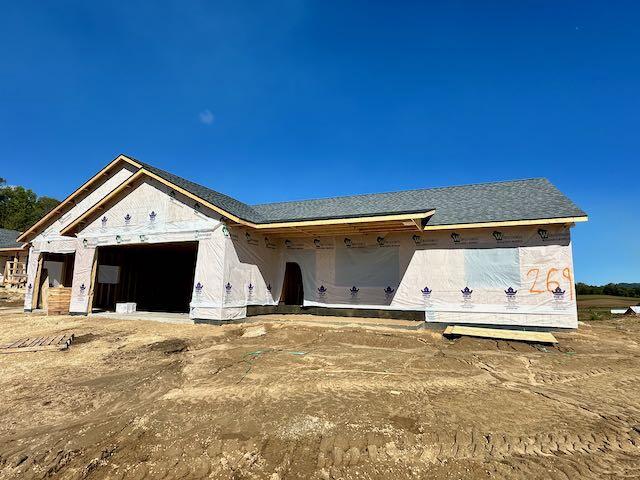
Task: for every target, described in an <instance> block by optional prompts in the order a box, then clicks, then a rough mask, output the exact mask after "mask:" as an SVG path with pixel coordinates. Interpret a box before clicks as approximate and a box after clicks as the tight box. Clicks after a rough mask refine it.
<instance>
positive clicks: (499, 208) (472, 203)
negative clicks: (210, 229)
mask: <svg viewBox="0 0 640 480" xmlns="http://www.w3.org/2000/svg"><path fill="white" fill-rule="evenodd" d="M136 161H137V162H139V163H140V164H141V165H142V166H143V168H145V169H146V170H149V171H150V172H152V173H154V174H156V175H158V176H160V177H162V178H164V179H165V180H167V181H169V182H171V183H173V184H175V185H177V186H179V187H181V188H184V189H185V190H187V191H189V192H190V193H192V194H194V195H196V196H198V197H200V198H202V199H203V200H206V201H207V202H210V203H212V204H213V205H216V206H218V207H220V208H221V209H223V210H225V211H227V212H229V213H231V214H233V215H236V216H237V217H239V218H241V219H243V220H247V221H250V222H253V223H257V224H264V223H274V222H295V221H305V220H324V219H333V218H357V217H364V216H377V215H392V214H404V213H423V212H427V211H429V210H435V211H436V212H435V214H434V215H433V216H432V217H431V218H430V219H429V225H455V224H469V223H485V222H501V221H514V220H538V219H552V218H564V217H581V216H586V213H585V212H584V211H582V210H581V209H580V208H578V207H577V206H576V205H575V204H574V203H573V202H572V201H571V200H570V199H569V198H567V197H566V196H565V195H564V194H563V193H562V192H560V190H558V189H557V188H556V187H555V186H554V185H553V184H552V183H551V182H549V181H548V180H547V179H545V178H533V179H528V180H514V181H507V182H494V183H479V184H473V185H461V186H455V187H440V188H429V189H420V190H405V191H400V192H389V193H374V194H366V195H352V196H344V197H330V198H321V199H314V200H299V201H292V202H279V203H265V204H260V205H248V204H246V203H243V202H241V201H239V200H236V199H235V198H232V197H229V196H228V195H224V194H223V193H220V192H217V191H215V190H211V189H210V188H207V187H204V186H202V185H199V184H197V183H194V182H191V181H189V180H186V179H184V178H182V177H179V176H177V175H174V174H172V173H169V172H167V171H165V170H161V169H159V168H156V167H153V166H152V165H149V164H146V163H143V162H140V161H139V160H136Z"/></svg>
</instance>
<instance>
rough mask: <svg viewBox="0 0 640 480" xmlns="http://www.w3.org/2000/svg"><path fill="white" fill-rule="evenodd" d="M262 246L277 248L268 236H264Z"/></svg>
mask: <svg viewBox="0 0 640 480" xmlns="http://www.w3.org/2000/svg"><path fill="white" fill-rule="evenodd" d="M264 246H265V247H267V248H271V249H274V248H277V246H276V244H275V243H273V242H272V241H271V240H269V237H264Z"/></svg>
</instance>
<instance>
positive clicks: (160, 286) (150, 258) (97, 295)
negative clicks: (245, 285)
mask: <svg viewBox="0 0 640 480" xmlns="http://www.w3.org/2000/svg"><path fill="white" fill-rule="evenodd" d="M197 253H198V243H197V242H180V243H162V244H146V245H118V246H108V247H98V267H97V272H96V276H95V281H94V282H95V283H94V285H95V288H94V296H93V304H92V311H93V312H100V311H115V309H116V304H117V303H135V304H136V310H137V311H145V312H170V313H187V312H189V304H190V302H191V293H192V288H193V279H194V276H195V269H196V257H197Z"/></svg>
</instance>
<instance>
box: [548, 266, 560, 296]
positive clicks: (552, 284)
mask: <svg viewBox="0 0 640 480" xmlns="http://www.w3.org/2000/svg"><path fill="white" fill-rule="evenodd" d="M557 271H558V269H557V268H550V269H549V270H547V291H548V292H553V291H554V290H555V289H556V288H559V287H560V283H559V282H557V281H556V280H551V276H552V275H553V274H554V273H556V272H557Z"/></svg>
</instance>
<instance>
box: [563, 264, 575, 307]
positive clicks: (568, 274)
mask: <svg viewBox="0 0 640 480" xmlns="http://www.w3.org/2000/svg"><path fill="white" fill-rule="evenodd" d="M562 276H563V277H564V278H566V279H567V280H569V292H570V294H569V295H570V298H571V300H573V275H571V269H570V268H565V269H564V270H562Z"/></svg>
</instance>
